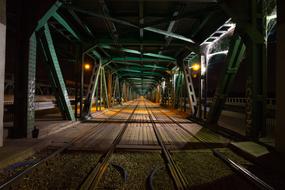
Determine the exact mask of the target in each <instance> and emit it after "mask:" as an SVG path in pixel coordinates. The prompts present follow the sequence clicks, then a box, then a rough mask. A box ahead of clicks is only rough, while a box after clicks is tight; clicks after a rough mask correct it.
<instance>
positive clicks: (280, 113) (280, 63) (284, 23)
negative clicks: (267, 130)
mask: <svg viewBox="0 0 285 190" xmlns="http://www.w3.org/2000/svg"><path fill="white" fill-rule="evenodd" d="M284 6H285V2H284V1H282V0H279V1H277V14H278V16H277V63H276V72H277V73H276V129H275V143H276V149H277V150H278V151H279V152H282V153H285V138H284V134H285V117H284V113H285V98H284V97H285V88H284V80H285V75H284V70H285V65H284V61H285V54H284V52H285V36H284V33H285V13H284V11H283V10H281V9H282V8H284Z"/></svg>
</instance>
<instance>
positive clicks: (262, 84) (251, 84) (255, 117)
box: [245, 0, 268, 140]
mask: <svg viewBox="0 0 285 190" xmlns="http://www.w3.org/2000/svg"><path fill="white" fill-rule="evenodd" d="M250 3H251V13H250V15H251V19H250V23H252V26H251V28H252V29H253V30H256V31H258V32H259V34H261V37H260V38H261V39H262V40H260V41H259V40H256V38H255V37H254V36H250V38H251V39H250V40H248V39H247V40H245V43H246V44H245V45H246V47H247V52H246V55H247V60H248V63H247V66H248V67H247V84H246V97H247V98H248V99H249V101H248V102H247V104H246V135H247V136H248V137H251V138H253V139H255V140H257V139H258V138H259V137H260V136H264V135H265V133H266V113H267V110H266V98H267V77H268V72H267V67H268V66H267V44H266V43H267V41H266V40H265V39H266V33H267V31H266V28H267V26H266V23H267V20H266V16H267V15H266V7H267V5H266V1H258V0H252V1H250Z"/></svg>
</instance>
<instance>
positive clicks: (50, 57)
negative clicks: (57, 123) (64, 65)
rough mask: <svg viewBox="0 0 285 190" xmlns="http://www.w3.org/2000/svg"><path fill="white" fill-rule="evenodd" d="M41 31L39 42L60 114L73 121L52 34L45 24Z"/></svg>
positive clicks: (73, 117)
mask: <svg viewBox="0 0 285 190" xmlns="http://www.w3.org/2000/svg"><path fill="white" fill-rule="evenodd" d="M43 32H44V35H42V37H41V43H42V48H43V51H44V53H45V56H46V62H47V65H48V68H49V72H50V75H51V78H52V83H53V84H52V85H53V87H54V88H55V92H56V99H57V102H58V104H59V107H60V110H61V112H62V115H63V116H65V118H67V119H69V120H72V121H74V120H75V116H74V113H73V110H72V107H71V104H70V101H69V97H68V93H67V89H66V86H65V83H64V79H63V75H62V73H61V69H60V66H59V62H58V58H57V55H56V52H55V48H54V44H53V40H52V36H51V34H50V30H49V27H48V25H47V24H46V25H45V26H44V31H43Z"/></svg>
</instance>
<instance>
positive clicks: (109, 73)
mask: <svg viewBox="0 0 285 190" xmlns="http://www.w3.org/2000/svg"><path fill="white" fill-rule="evenodd" d="M107 78H108V81H107V86H108V87H107V88H108V90H107V93H108V101H109V106H110V107H112V105H113V102H112V83H113V81H112V73H111V71H109V72H108V73H107Z"/></svg>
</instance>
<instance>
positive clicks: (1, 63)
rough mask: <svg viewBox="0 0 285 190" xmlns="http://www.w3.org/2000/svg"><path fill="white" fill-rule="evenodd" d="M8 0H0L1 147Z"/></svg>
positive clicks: (0, 138) (0, 142)
mask: <svg viewBox="0 0 285 190" xmlns="http://www.w3.org/2000/svg"><path fill="white" fill-rule="evenodd" d="M5 49H6V0H0V103H1V105H0V147H1V146H3V127H4V126H3V112H4V83H5V52H6V50H5Z"/></svg>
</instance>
